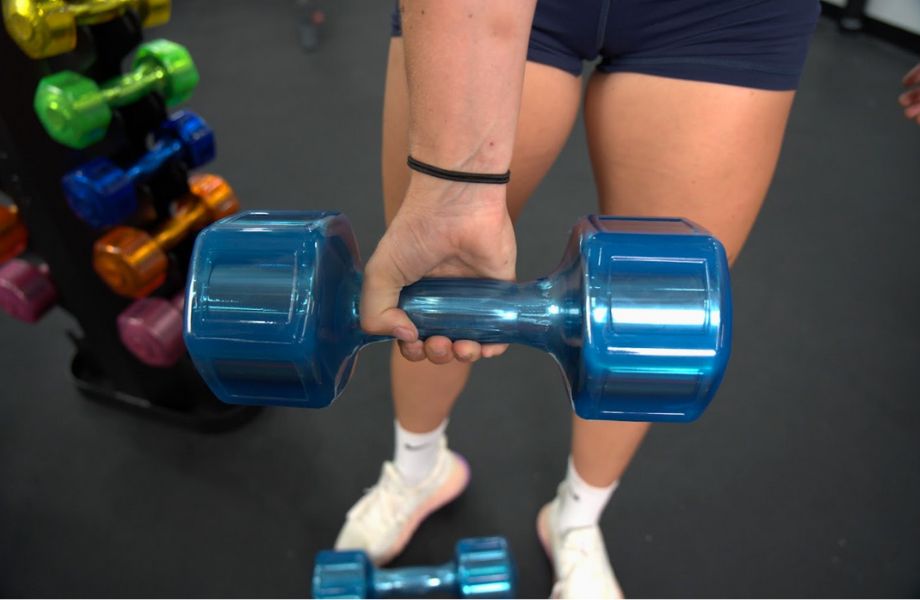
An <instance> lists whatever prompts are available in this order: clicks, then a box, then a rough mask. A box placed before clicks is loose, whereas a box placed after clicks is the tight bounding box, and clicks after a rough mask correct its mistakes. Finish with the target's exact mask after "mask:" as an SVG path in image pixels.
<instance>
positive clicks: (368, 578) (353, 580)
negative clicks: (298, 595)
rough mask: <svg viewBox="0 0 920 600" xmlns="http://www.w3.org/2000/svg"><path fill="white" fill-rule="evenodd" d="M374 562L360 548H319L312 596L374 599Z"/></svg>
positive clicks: (314, 570)
mask: <svg viewBox="0 0 920 600" xmlns="http://www.w3.org/2000/svg"><path fill="white" fill-rule="evenodd" d="M373 580H374V565H373V564H371V561H370V560H369V559H368V558H367V554H365V553H364V552H361V551H359V550H322V551H320V552H319V553H318V554H317V555H316V562H315V564H314V566H313V581H312V588H313V589H312V596H313V597H314V598H373V597H374V594H372V593H371V592H372V591H373Z"/></svg>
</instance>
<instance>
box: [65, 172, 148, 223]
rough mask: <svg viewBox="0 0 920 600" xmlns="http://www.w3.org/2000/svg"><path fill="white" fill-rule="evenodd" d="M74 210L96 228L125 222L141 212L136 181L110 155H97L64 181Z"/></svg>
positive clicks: (66, 193) (69, 201) (67, 195)
mask: <svg viewBox="0 0 920 600" xmlns="http://www.w3.org/2000/svg"><path fill="white" fill-rule="evenodd" d="M61 185H62V186H63V188H64V194H65V196H66V197H67V203H68V204H69V205H70V208H71V210H73V212H74V213H75V214H76V215H77V216H78V217H80V219H82V220H83V221H85V222H86V223H88V224H90V225H92V226H93V227H108V226H110V225H115V224H117V223H121V222H122V221H124V220H125V219H127V218H129V217H130V216H131V215H133V214H134V213H135V212H136V211H137V194H136V192H135V191H134V182H133V181H131V179H129V178H128V177H127V176H126V174H125V171H124V170H123V169H121V168H120V167H118V166H117V165H116V164H115V163H113V162H112V161H110V160H109V159H107V158H94V159H92V160H90V161H89V162H87V163H85V164H84V165H82V166H81V167H80V168H78V169H75V170H74V171H71V172H70V173H68V174H67V175H65V176H64V178H63V179H62V180H61Z"/></svg>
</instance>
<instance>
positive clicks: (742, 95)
mask: <svg viewBox="0 0 920 600" xmlns="http://www.w3.org/2000/svg"><path fill="white" fill-rule="evenodd" d="M793 95H794V92H792V91H769V90H759V89H751V88H744V87H739V86H733V85H723V84H717V83H708V82H700V81H688V80H680V79H669V78H665V77H658V76H654V75H647V74H640V73H627V72H621V73H611V74H602V73H597V74H595V75H593V76H592V79H591V81H590V82H589V85H588V92H587V96H586V99H585V125H586V127H587V132H588V143H589V148H590V154H591V161H592V165H593V169H594V176H595V180H596V183H597V188H598V195H599V202H600V208H601V211H602V212H604V213H609V214H622V215H635V216H681V217H686V218H689V219H691V220H692V221H695V222H697V223H699V224H700V225H702V226H704V227H706V228H707V229H709V230H710V231H711V232H712V233H713V234H715V235H716V237H718V238H719V239H720V240H721V241H722V243H723V244H724V245H725V248H726V251H727V252H728V257H729V261H734V259H735V258H736V257H737V255H738V253H739V252H740V251H741V247H742V246H743V245H744V242H745V240H746V238H747V235H748V233H749V232H750V229H751V226H752V225H753V223H754V220H755V218H756V217H757V213H758V211H759V210H760V206H761V204H762V203H763V199H764V196H765V195H766V192H767V188H768V186H769V184H770V180H771V178H772V177H773V172H774V170H775V167H776V162H777V159H778V157H779V151H780V147H781V145H782V139H783V133H784V131H785V127H786V121H787V118H788V115H789V109H790V107H791V104H792V99H793Z"/></svg>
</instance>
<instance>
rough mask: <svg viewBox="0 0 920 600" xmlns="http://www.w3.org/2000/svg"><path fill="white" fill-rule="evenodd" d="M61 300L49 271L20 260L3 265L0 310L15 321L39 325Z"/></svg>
mask: <svg viewBox="0 0 920 600" xmlns="http://www.w3.org/2000/svg"><path fill="white" fill-rule="evenodd" d="M56 300H57V290H56V289H55V287H54V284H53V283H52V282H51V279H50V278H49V277H48V273H47V269H46V268H41V267H38V266H35V265H33V264H31V263H29V262H26V261H24V260H22V259H20V258H14V259H12V260H9V261H7V262H5V263H3V264H2V265H0V310H3V311H4V312H6V313H7V314H8V315H10V316H11V317H13V318H14V319H18V320H20V321H25V322H26V323H35V322H36V321H38V320H39V319H40V318H42V316H43V315H44V314H45V313H46V312H48V309H49V308H51V307H52V306H53V305H54V303H55V301H56Z"/></svg>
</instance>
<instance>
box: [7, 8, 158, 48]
mask: <svg viewBox="0 0 920 600" xmlns="http://www.w3.org/2000/svg"><path fill="white" fill-rule="evenodd" d="M97 7H98V8H97ZM128 7H132V8H135V9H136V10H137V11H138V13H139V16H140V18H141V24H142V25H143V26H144V27H155V26H157V25H162V24H164V23H166V22H167V21H169V13H170V0H123V1H121V2H118V1H116V0H108V1H107V2H98V3H96V2H88V3H83V4H82V5H77V6H76V7H75V6H74V5H73V4H71V3H69V2H65V1H64V0H3V20H4V22H5V23H6V29H7V31H8V32H9V34H10V37H12V38H13V41H15V42H16V43H17V44H18V45H19V47H20V48H22V50H23V52H25V53H26V54H27V55H28V56H29V57H30V58H34V59H38V58H47V57H49V56H55V55H57V54H62V53H64V52H69V51H71V50H73V49H74V48H75V47H76V45H77V25H82V24H87V25H89V24H94V23H101V22H103V21H106V20H109V19H111V18H113V17H115V16H116V15H119V14H121V13H122V12H123V10H124V9H125V8H128ZM96 11H98V12H96Z"/></svg>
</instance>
